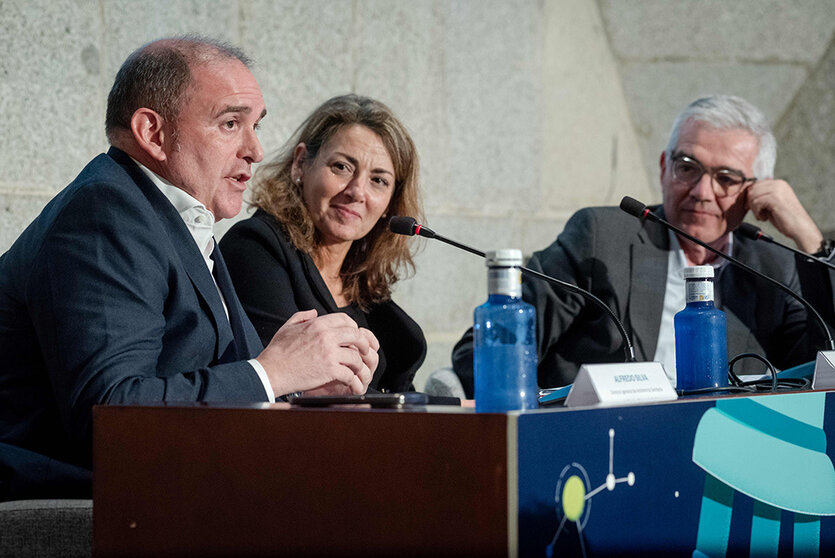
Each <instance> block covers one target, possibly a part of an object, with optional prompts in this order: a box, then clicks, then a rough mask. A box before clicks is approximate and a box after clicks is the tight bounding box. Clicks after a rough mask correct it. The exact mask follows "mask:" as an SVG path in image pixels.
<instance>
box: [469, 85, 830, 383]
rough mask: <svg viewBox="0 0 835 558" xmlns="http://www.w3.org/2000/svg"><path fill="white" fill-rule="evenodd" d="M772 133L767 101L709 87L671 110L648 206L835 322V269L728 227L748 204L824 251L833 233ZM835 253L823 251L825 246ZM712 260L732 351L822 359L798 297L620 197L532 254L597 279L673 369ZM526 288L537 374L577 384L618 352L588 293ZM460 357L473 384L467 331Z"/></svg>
mask: <svg viewBox="0 0 835 558" xmlns="http://www.w3.org/2000/svg"><path fill="white" fill-rule="evenodd" d="M775 160H776V141H775V139H774V135H773V134H772V132H771V129H770V127H769V125H768V123H767V121H766V120H765V118H764V116H763V115H762V113H761V112H760V111H759V110H757V109H756V108H755V107H754V106H752V105H751V104H750V103H748V102H747V101H745V100H744V99H740V98H738V97H731V96H723V95H717V96H711V97H706V98H703V99H698V100H696V101H694V102H693V103H691V104H690V105H689V106H688V107H687V108H686V109H685V110H684V111H682V113H681V114H679V116H678V117H677V118H676V120H675V123H674V125H673V129H672V132H671V134H670V140H669V142H668V145H667V148H666V149H665V151H664V152H663V153H662V154H661V159H660V174H661V191H662V195H663V204H662V206H661V207H656V208H653V210H654V211H655V212H656V213H659V214H661V215H662V216H663V217H664V218H665V219H667V220H668V221H670V222H671V223H672V224H674V225H677V226H678V227H680V228H682V229H684V230H685V231H686V232H688V233H690V234H691V235H693V236H695V237H696V238H698V239H700V240H702V241H703V242H706V243H708V244H710V245H711V246H713V247H714V248H716V249H718V250H720V251H724V252H725V253H728V254H732V255H733V256H735V257H736V258H738V259H740V260H742V261H743V262H744V263H746V264H748V265H749V266H751V267H753V268H754V269H757V270H759V271H761V272H763V273H765V274H766V275H768V276H770V277H773V278H774V279H776V280H778V281H780V282H782V283H784V284H786V285H788V286H789V287H790V288H792V289H793V290H795V291H796V292H798V293H801V292H802V295H803V296H804V298H806V299H807V300H809V301H810V302H812V304H813V306H815V307H816V309H818V311H819V312H821V314H822V315H823V316H824V318H825V319H826V320H827V321H829V322H830V323H832V322H833V321H835V320H833V314H835V312H833V303H832V286H831V283H830V278H829V276H828V274H827V272H825V271H824V270H822V269H820V266H818V267H815V266H814V265H813V264H811V263H810V262H808V261H805V260H803V259H802V258H797V259H795V257H794V256H792V255H791V254H788V253H786V252H785V251H782V250H781V249H779V248H777V247H775V246H772V245H769V244H765V243H762V242H760V243H756V242H755V241H752V240H748V239H745V238H742V237H740V236H738V235H735V234H732V232H733V231H734V229H736V228H737V227H738V226H739V225H740V223H742V220H743V218H744V217H745V215H746V213H747V212H748V211H751V213H752V215H753V216H754V217H755V218H756V219H758V220H760V221H768V222H770V223H772V224H773V225H774V226H775V227H776V228H777V229H778V230H779V231H780V232H781V233H783V234H784V235H785V236H787V237H788V238H790V239H792V240H793V241H794V242H795V244H796V245H797V247H798V249H800V250H803V251H805V252H810V253H818V252H819V251H820V250H822V249H823V247H824V245H825V244H826V243H824V242H823V236H822V235H821V232H820V230H819V229H818V227H817V226H816V225H815V223H814V221H812V219H811V218H810V217H809V214H808V213H807V212H806V210H805V209H804V208H803V206H802V205H801V203H800V201H799V200H798V199H797V196H796V195H795V193H794V191H793V190H792V188H791V186H790V185H789V184H788V183H787V182H785V181H783V180H778V179H774V178H773V172H774V163H775ZM826 255H827V256H828V255H829V254H828V253H827V254H826ZM689 265H714V266H715V267H716V268H717V269H716V279H715V283H716V287H715V298H716V303H717V305H718V306H719V307H720V308H722V309H723V310H724V311H725V312H726V315H727V322H728V353H729V356H730V357H733V356H736V355H738V354H741V353H746V352H751V353H757V354H759V355H764V356H766V357H767V358H768V359H769V360H770V361H771V362H772V363H773V364H774V365H775V366H777V367H779V368H786V367H789V366H792V365H796V364H799V363H802V362H805V361H808V360H811V359H812V358H814V354H815V350H816V348H818V347H819V346H820V344H821V340H822V338H820V337H818V335H819V334H818V332H819V327H818V326H816V325H814V324H812V323H807V315H806V311H805V309H804V308H803V307H802V306H801V305H800V304H799V303H798V302H797V301H795V300H794V299H793V298H791V297H788V296H787V295H785V294H784V293H782V292H781V291H779V290H778V289H776V288H774V287H773V286H771V285H769V284H767V283H765V282H764V281H761V280H758V279H756V278H755V277H752V276H751V275H749V274H747V273H745V272H744V271H742V270H739V269H735V268H733V267H731V266H728V265H725V263H724V260H722V259H721V258H719V257H718V256H715V255H714V254H713V253H711V252H709V251H708V250H706V249H705V248H703V247H701V246H698V245H696V244H693V243H690V242H687V241H680V240H679V239H678V238H677V237H676V236H675V235H673V234H672V233H670V232H668V231H666V230H665V229H664V228H663V227H662V226H660V225H658V224H657V223H653V222H650V221H646V222H641V221H639V220H638V219H635V218H634V217H631V216H629V215H627V214H625V213H624V212H622V211H621V210H620V209H618V208H616V207H593V208H586V209H582V210H580V211H578V212H577V213H576V214H575V215H574V216H572V217H571V219H570V220H569V221H568V223H567V224H566V226H565V229H564V230H563V232H562V233H561V234H560V235H559V237H558V238H557V240H556V241H555V242H554V243H553V244H552V245H551V246H549V247H547V248H546V249H544V250H542V251H540V252H536V253H534V255H533V257H532V258H531V261H530V263H529V266H530V267H531V268H533V269H535V270H538V271H541V272H543V273H546V274H548V275H552V276H554V277H557V278H559V279H562V280H564V281H568V282H570V283H573V284H576V285H579V286H580V287H583V288H585V289H588V290H590V291H591V292H593V293H594V294H595V295H597V296H598V297H599V298H601V299H602V300H603V301H604V302H605V303H606V304H607V305H608V306H609V307H610V308H611V309H612V310H614V311H615V313H616V314H617V315H618V317H619V318H620V319H621V320H622V321H623V322H624V325H625V326H626V328H627V329H628V330H629V331H631V333H632V341H633V343H634V344H635V350H636V353H637V357H638V359H639V360H656V361H660V362H662V363H663V364H664V368H665V369H666V370H667V374H668V375H669V376H670V379H671V381H672V382H675V338H674V333H673V316H674V315H675V313H676V312H678V311H680V310H681V309H682V308H684V306H685V299H684V295H685V290H684V279H683V277H682V274H681V271H682V269H683V268H684V267H685V266H689ZM523 281H524V285H523V297H524V298H525V300H527V301H528V302H530V303H532V304H534V305H535V306H536V308H537V321H538V323H537V336H538V348H539V385H540V387H554V386H561V385H566V384H568V383H571V382H572V381H573V380H574V377H575V376H576V374H577V370H578V369H579V367H580V365H582V364H585V363H593V362H618V361H622V360H623V351H622V339H621V336H620V334H619V333H618V331H617V329H616V328H615V326H614V325H613V324H612V323H611V320H610V319H609V318H608V317H607V316H606V315H605V314H604V313H603V312H601V311H600V310H599V309H598V308H596V307H594V305H592V304H589V303H588V301H587V300H585V299H584V298H582V297H580V296H578V295H575V294H572V293H568V292H565V291H563V290H559V289H557V288H555V287H552V286H551V285H550V284H547V283H544V282H542V281H539V280H536V279H527V278H525V279H523ZM452 358H453V366H454V368H455V371H456V373H457V374H458V376H459V378H460V379H461V381H462V384H463V385H464V388H465V391H467V392H468V395H471V394H472V392H471V391H470V390H472V334H471V331H470V332H467V334H465V335H464V337H463V338H462V339H461V341H459V342H458V344H457V345H456V347H455V349H454V351H453V355H452Z"/></svg>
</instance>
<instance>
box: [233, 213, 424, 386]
mask: <svg viewBox="0 0 835 558" xmlns="http://www.w3.org/2000/svg"><path fill="white" fill-rule="evenodd" d="M220 247H221V250H222V251H223V257H224V259H225V260H226V263H227V265H228V266H229V273H230V274H231V275H232V280H233V281H234V283H235V286H236V288H237V290H238V294H239V296H240V297H241V303H242V304H243V307H244V309H245V310H246V313H247V314H248V315H249V318H250V320H252V323H253V324H254V325H255V329H256V330H257V331H258V334H259V335H260V336H261V339H262V341H264V343H267V342H268V341H269V340H270V339H272V337H273V335H275V332H276V331H278V328H280V327H281V326H282V325H283V324H284V323H285V322H286V321H287V320H288V319H289V318H290V316H292V315H293V314H294V313H295V312H298V311H299V310H311V309H316V310H317V311H318V312H319V315H324V314H330V313H333V312H339V311H345V310H344V309H339V308H337V306H336V303H335V302H334V300H333V297H332V296H331V294H330V291H328V288H327V286H326V285H325V282H324V280H323V279H322V276H321V275H320V274H319V270H318V269H316V265H315V264H314V263H313V259H312V258H311V257H310V256H309V255H307V254H305V253H303V252H301V251H300V250H298V249H297V248H296V247H295V246H294V245H293V244H292V243H291V242H290V239H289V238H288V237H287V235H286V234H285V233H284V231H283V229H282V226H281V224H280V223H279V222H278V221H277V220H276V219H275V218H274V217H273V216H272V215H270V214H268V213H266V212H265V211H263V210H260V209H259V210H258V211H256V212H255V214H254V215H253V216H252V217H250V218H249V219H246V220H244V221H240V222H238V223H236V224H235V225H234V226H233V227H232V228H231V229H230V230H229V231H228V232H227V233H226V234H225V235H224V236H223V239H222V240H221V241H220ZM347 313H348V314H349V315H350V316H351V317H353V318H354V319H355V320H356V321H357V322H358V324H359V325H360V326H363V327H367V328H368V329H370V330H371V331H372V332H373V333H374V335H375V336H376V337H377V339H378V340H379V341H380V351H379V352H378V353H379V355H380V363H379V365H378V366H377V370H376V371H375V373H374V377H373V379H372V380H371V384H370V385H369V387H370V388H371V389H377V390H386V391H407V390H410V389H413V387H412V379H413V378H414V376H415V373H416V372H417V370H418V368H419V367H420V365H421V363H423V359H424V357H425V356H426V339H425V338H424V336H423V331H422V330H421V329H420V326H418V324H417V323H415V321H414V320H413V319H412V318H410V317H409V315H408V314H406V312H404V311H403V309H402V308H400V307H399V306H398V305H397V304H395V303H394V302H393V301H391V300H389V301H386V302H383V303H380V304H377V305H375V306H374V307H373V308H371V309H370V310H369V311H368V312H367V313H362V312H360V311H359V310H357V309H354V311H348V312H347ZM363 321H365V323H363Z"/></svg>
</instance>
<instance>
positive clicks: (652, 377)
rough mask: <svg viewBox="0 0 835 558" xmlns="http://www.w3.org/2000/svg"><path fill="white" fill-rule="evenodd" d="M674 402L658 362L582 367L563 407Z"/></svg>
mask: <svg viewBox="0 0 835 558" xmlns="http://www.w3.org/2000/svg"><path fill="white" fill-rule="evenodd" d="M676 399H678V395H676V392H675V390H674V389H673V388H672V386H671V385H670V381H669V380H668V379H667V374H665V373H664V367H663V366H662V365H661V363H660V362H625V363H621V364H584V365H583V366H581V367H580V371H579V372H578V373H577V379H576V380H574V385H573V386H572V388H571V391H570V392H569V393H568V397H566V399H565V406H566V407H581V406H582V407H587V406H614V405H628V404H631V403H646V402H648V401H674V400H676Z"/></svg>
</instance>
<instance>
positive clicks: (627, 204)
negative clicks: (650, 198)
mask: <svg viewBox="0 0 835 558" xmlns="http://www.w3.org/2000/svg"><path fill="white" fill-rule="evenodd" d="M620 208H621V209H622V210H624V211H626V212H627V213H629V214H630V215H632V216H633V217H639V218H641V219H643V218H644V217H646V215H645V214H644V213H645V212H646V209H647V206H646V205H644V204H643V203H641V202H639V201H638V200H636V199H635V198H630V197H629V196H623V199H622V200H620Z"/></svg>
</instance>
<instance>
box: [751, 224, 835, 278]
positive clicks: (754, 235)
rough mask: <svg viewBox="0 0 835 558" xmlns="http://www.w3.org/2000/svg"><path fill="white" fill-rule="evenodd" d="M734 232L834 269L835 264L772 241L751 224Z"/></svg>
mask: <svg viewBox="0 0 835 558" xmlns="http://www.w3.org/2000/svg"><path fill="white" fill-rule="evenodd" d="M736 232H738V233H739V234H741V235H742V236H744V237H745V238H750V239H751V240H762V241H763V242H768V243H769V244H774V245H775V246H779V247H780V248H783V249H784V250H788V251H790V252H794V253H795V254H797V255H798V256H802V257H804V258H806V259H807V260H811V261H813V262H817V263H819V264H821V265H825V266H826V267H828V268H830V269H835V264H832V263H830V262H828V261H826V260H824V259H823V258H819V257H817V256H815V255H812V254H808V253H806V252H804V251H802V250H798V249H797V248H792V247H791V246H789V245H788V244H783V243H782V242H778V241H776V240H774V238H772V237H770V236H768V235H767V234H765V233H764V232H763V231H762V230H761V229H760V228H759V227H758V226H756V225H752V224H751V223H742V224H741V225H740V226H739V227H737V229H736Z"/></svg>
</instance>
